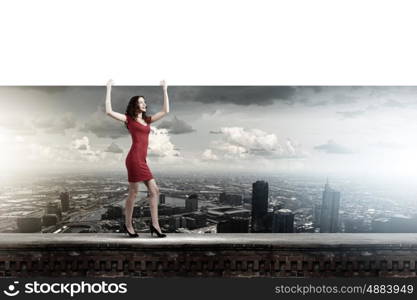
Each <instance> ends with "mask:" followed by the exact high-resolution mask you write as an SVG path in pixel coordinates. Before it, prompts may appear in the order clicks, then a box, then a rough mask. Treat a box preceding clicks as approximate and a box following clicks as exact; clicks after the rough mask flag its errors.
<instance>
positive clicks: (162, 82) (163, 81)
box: [160, 80, 168, 91]
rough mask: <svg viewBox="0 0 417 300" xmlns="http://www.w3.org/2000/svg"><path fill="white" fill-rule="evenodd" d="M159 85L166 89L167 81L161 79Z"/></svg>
mask: <svg viewBox="0 0 417 300" xmlns="http://www.w3.org/2000/svg"><path fill="white" fill-rule="evenodd" d="M160 85H161V86H162V88H163V89H164V91H166V90H167V89H168V86H167V82H166V81H165V80H161V82H160Z"/></svg>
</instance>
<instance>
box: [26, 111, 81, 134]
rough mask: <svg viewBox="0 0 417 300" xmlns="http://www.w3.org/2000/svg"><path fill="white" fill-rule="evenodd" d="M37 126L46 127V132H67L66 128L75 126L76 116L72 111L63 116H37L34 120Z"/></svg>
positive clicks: (33, 122)
mask: <svg viewBox="0 0 417 300" xmlns="http://www.w3.org/2000/svg"><path fill="white" fill-rule="evenodd" d="M32 124H33V125H34V126H35V127H36V128H41V129H45V132H46V133H52V134H65V130H67V129H71V128H75V125H76V122H75V118H74V117H73V115H72V114H71V113H66V114H64V115H62V116H61V117H47V118H36V119H34V120H33V121H32Z"/></svg>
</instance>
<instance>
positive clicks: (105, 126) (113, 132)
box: [79, 107, 129, 139]
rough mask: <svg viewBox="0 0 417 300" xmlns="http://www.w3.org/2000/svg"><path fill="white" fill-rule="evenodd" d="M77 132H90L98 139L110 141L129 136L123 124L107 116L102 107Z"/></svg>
mask: <svg viewBox="0 0 417 300" xmlns="http://www.w3.org/2000/svg"><path fill="white" fill-rule="evenodd" d="M79 130H80V131H82V132H92V133H94V134H95V135H96V136H97V137H100V138H112V139H117V138H119V137H123V136H126V135H128V134H129V132H128V131H127V128H126V127H125V125H124V123H123V122H121V121H118V120H115V119H113V118H111V117H109V116H107V115H106V113H105V112H104V109H103V108H102V107H99V109H98V110H97V111H96V112H95V113H93V114H92V115H91V116H90V117H89V119H87V121H86V122H85V124H84V125H83V126H82V127H81V128H80V129H79Z"/></svg>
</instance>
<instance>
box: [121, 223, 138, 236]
mask: <svg viewBox="0 0 417 300" xmlns="http://www.w3.org/2000/svg"><path fill="white" fill-rule="evenodd" d="M123 229H124V231H125V232H126V233H127V234H128V235H129V236H130V237H139V234H137V233H136V232H135V233H130V232H129V230H127V227H126V224H123Z"/></svg>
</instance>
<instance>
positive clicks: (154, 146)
mask: <svg viewBox="0 0 417 300" xmlns="http://www.w3.org/2000/svg"><path fill="white" fill-rule="evenodd" d="M148 156H150V157H155V158H157V160H159V161H165V162H169V161H178V160H179V159H182V158H181V155H180V152H179V151H178V150H176V149H175V145H174V144H173V143H172V142H171V138H170V136H169V134H168V130H167V129H158V128H155V127H151V133H150V135H149V144H148Z"/></svg>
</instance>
